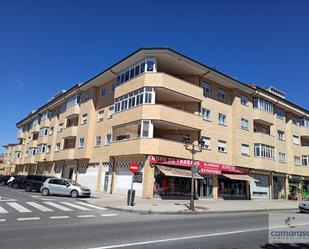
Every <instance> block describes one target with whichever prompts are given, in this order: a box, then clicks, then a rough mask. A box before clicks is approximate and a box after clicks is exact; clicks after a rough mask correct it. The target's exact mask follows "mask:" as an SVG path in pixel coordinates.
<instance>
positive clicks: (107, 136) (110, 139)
mask: <svg viewBox="0 0 309 249" xmlns="http://www.w3.org/2000/svg"><path fill="white" fill-rule="evenodd" d="M111 142H112V134H110V133H108V134H106V141H105V145H110V144H111Z"/></svg>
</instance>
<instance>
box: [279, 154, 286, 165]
mask: <svg viewBox="0 0 309 249" xmlns="http://www.w3.org/2000/svg"><path fill="white" fill-rule="evenodd" d="M279 163H286V154H285V153H284V152H279Z"/></svg>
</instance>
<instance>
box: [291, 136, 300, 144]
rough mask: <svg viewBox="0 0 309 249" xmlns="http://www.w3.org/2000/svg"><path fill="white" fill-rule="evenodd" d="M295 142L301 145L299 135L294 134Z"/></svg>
mask: <svg viewBox="0 0 309 249" xmlns="http://www.w3.org/2000/svg"><path fill="white" fill-rule="evenodd" d="M293 144H297V145H300V140H299V137H298V136H293Z"/></svg>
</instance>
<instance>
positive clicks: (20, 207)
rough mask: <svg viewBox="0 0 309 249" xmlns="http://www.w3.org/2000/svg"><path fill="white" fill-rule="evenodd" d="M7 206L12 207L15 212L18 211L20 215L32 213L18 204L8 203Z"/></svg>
mask: <svg viewBox="0 0 309 249" xmlns="http://www.w3.org/2000/svg"><path fill="white" fill-rule="evenodd" d="M7 205H9V206H11V207H12V208H14V209H15V210H17V211H18V212H20V213H31V212H32V211H31V210H29V209H28V208H25V207H24V206H22V205H20V204H18V203H17V202H8V203H7Z"/></svg>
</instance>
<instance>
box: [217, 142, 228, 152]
mask: <svg viewBox="0 0 309 249" xmlns="http://www.w3.org/2000/svg"><path fill="white" fill-rule="evenodd" d="M218 151H219V152H226V142H225V141H223V140H218Z"/></svg>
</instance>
